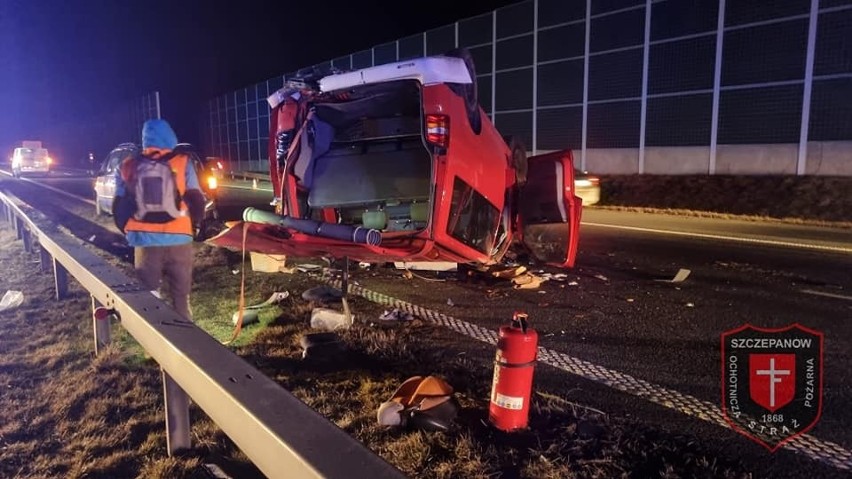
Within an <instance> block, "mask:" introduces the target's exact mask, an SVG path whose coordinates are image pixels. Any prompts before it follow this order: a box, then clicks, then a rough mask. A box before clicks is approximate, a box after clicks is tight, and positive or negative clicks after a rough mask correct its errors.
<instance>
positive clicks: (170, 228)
mask: <svg viewBox="0 0 852 479" xmlns="http://www.w3.org/2000/svg"><path fill="white" fill-rule="evenodd" d="M188 165H189V158H188V157H187V156H186V155H176V156H175V157H173V158H172V159H170V160H169V166H171V168H172V171H174V172H175V183H177V188H178V193H180V195H181V197H183V195H184V194H186V168H187V166H188ZM121 171H122V177H124V181H125V183H127V184H130V181H131V180H130V179H129V178H128V177H127V175H125V172H126V169H124V168H122V170H121ZM128 194H129V192H128ZM180 210H181V211H183V212H185V216H181V217H180V218H175V219H173V220H171V221H169V222H167V223H145V222H142V221H139V220H137V219H135V218H133V217H131V218H130V219H129V220H128V221H127V226H125V228H124V230H125V231H143V232H146V233H172V234H185V235H190V236H192V219H190V217H189V207H188V206H187V205H186V203H184V202H183V200H181V202H180Z"/></svg>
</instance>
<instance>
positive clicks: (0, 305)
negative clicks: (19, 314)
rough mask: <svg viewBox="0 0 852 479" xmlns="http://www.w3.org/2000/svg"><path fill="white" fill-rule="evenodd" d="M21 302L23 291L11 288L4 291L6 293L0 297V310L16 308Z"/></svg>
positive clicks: (22, 300)
mask: <svg viewBox="0 0 852 479" xmlns="http://www.w3.org/2000/svg"><path fill="white" fill-rule="evenodd" d="M23 303H24V293H22V292H20V291H13V290H9V291H6V294H4V295H3V299H0V311H6V310H7V309H14V308H17V307H18V306H20V305H21V304H23Z"/></svg>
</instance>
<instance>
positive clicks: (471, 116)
mask: <svg viewBox="0 0 852 479" xmlns="http://www.w3.org/2000/svg"><path fill="white" fill-rule="evenodd" d="M446 55H447V56H448V57H456V58H461V59H462V60H464V64H465V66H467V72H468V73H469V74H470V79H471V80H472V81H471V83H464V84H456V85H452V86H451V88H452V89H453V91H454V92H455V93H456V94H457V95H459V96H460V97H462V98H463V99H464V106H465V110H466V111H467V120H468V123H470V129H471V130H473V133H474V134H476V135H478V134H479V133H481V132H482V113H481V112H480V111H479V88H478V87H477V83H476V66H475V65H474V64H473V56H472V55H471V54H470V51H469V50H468V49H467V48H456V49H455V50H450V51H449V52H447V54H446Z"/></svg>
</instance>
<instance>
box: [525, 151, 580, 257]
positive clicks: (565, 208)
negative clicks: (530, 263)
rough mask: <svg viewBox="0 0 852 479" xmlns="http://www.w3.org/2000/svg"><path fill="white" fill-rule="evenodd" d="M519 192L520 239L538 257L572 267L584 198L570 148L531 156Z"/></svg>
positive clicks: (575, 255)
mask: <svg viewBox="0 0 852 479" xmlns="http://www.w3.org/2000/svg"><path fill="white" fill-rule="evenodd" d="M528 161H529V169H528V172H527V183H526V184H525V185H524V186H523V187H522V188H521V190H520V192H519V195H518V210H519V211H518V213H519V219H520V223H521V225H520V226H521V239H522V241H523V243H524V245H525V246H526V247H527V248H528V249H529V250H530V252H531V253H532V254H533V256H535V258H536V259H538V260H539V261H542V262H545V263H547V264H550V265H553V266H559V267H563V268H570V267H572V266H574V260H575V259H576V257H577V243H578V240H579V233H580V215H581V212H582V200H581V199H580V198H579V197H577V196H575V195H574V161H573V156H572V154H571V150H562V151H557V152H554V153H548V154H546V155H539V156H533V157H530V158H529V159H528Z"/></svg>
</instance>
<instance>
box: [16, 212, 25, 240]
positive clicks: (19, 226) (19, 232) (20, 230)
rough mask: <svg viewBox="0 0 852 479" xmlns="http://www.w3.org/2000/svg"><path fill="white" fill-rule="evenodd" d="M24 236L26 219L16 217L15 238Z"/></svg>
mask: <svg viewBox="0 0 852 479" xmlns="http://www.w3.org/2000/svg"><path fill="white" fill-rule="evenodd" d="M23 238H24V220H22V219H20V218H18V217H15V239H23Z"/></svg>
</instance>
